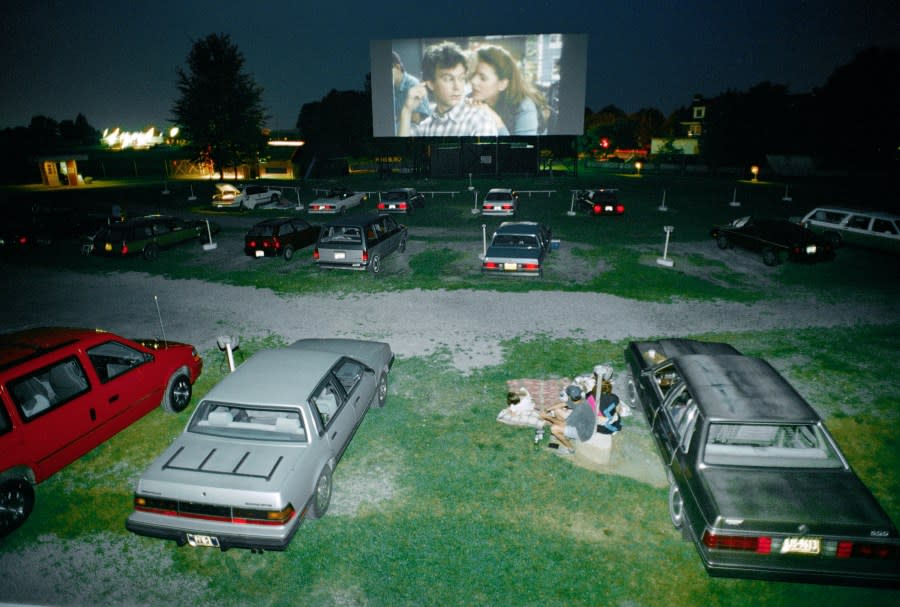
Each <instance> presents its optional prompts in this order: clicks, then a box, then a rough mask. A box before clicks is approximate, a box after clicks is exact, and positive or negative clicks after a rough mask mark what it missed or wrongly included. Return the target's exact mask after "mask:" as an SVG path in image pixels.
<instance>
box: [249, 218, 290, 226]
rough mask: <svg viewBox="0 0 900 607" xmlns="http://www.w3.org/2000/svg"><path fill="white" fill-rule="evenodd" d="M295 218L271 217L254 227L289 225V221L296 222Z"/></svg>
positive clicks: (255, 224)
mask: <svg viewBox="0 0 900 607" xmlns="http://www.w3.org/2000/svg"><path fill="white" fill-rule="evenodd" d="M294 219H295V218H294V217H270V218H269V219H263V220H262V221H260V222H257V223H254V224H253V227H254V228H255V227H258V226H280V225H281V224H284V223H287V222H289V221H294Z"/></svg>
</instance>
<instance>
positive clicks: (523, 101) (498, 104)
mask: <svg viewBox="0 0 900 607" xmlns="http://www.w3.org/2000/svg"><path fill="white" fill-rule="evenodd" d="M474 60H475V71H474V73H473V75H472V77H471V80H470V82H469V84H470V86H471V87H472V96H471V102H472V103H474V104H483V105H486V106H488V107H489V108H490V109H491V110H493V114H494V119H495V120H496V122H497V127H498V129H499V130H500V135H538V134H542V133H543V131H544V129H543V128H542V126H541V125H542V122H543V120H542V112H544V111H545V110H546V109H547V103H546V101H544V96H543V95H541V93H540V92H539V91H538V90H537V89H536V88H535V87H534V86H533V85H532V84H531V83H529V82H528V81H526V80H525V78H524V77H523V76H522V72H521V71H520V70H519V66H518V65H516V62H515V60H514V59H513V58H512V55H510V54H509V52H508V51H507V50H506V49H504V48H502V47H499V46H494V45H486V46H482V47H479V48H478V50H476V51H475V57H474Z"/></svg>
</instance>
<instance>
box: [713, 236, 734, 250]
mask: <svg viewBox="0 0 900 607" xmlns="http://www.w3.org/2000/svg"><path fill="white" fill-rule="evenodd" d="M716 244H717V245H718V246H719V248H720V249H722V250H725V249H727V248H728V247H730V246H731V243H730V242H728V239H727V238H725V237H724V236H719V237H718V238H716Z"/></svg>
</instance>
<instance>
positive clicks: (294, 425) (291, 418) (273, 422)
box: [188, 401, 307, 443]
mask: <svg viewBox="0 0 900 607" xmlns="http://www.w3.org/2000/svg"><path fill="white" fill-rule="evenodd" d="M188 432H194V433H196V434H209V435H212V436H221V437H224V438H242V439H251V440H260V441H289V442H294V443H305V442H307V435H306V429H305V427H304V425H303V416H302V415H300V411H299V409H296V408H266V407H256V406H250V405H236V404H233V403H219V402H214V401H204V402H202V403H200V406H199V408H198V410H197V413H196V414H195V415H194V417H193V418H191V424H190V426H189V427H188Z"/></svg>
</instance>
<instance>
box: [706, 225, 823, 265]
mask: <svg viewBox="0 0 900 607" xmlns="http://www.w3.org/2000/svg"><path fill="white" fill-rule="evenodd" d="M710 235H711V236H712V237H713V238H715V240H716V244H717V245H718V246H719V248H720V249H728V248H731V247H735V246H737V247H741V248H744V249H750V250H751V251H759V252H760V253H762V258H763V263H765V264H766V265H767V266H775V265H778V264H779V263H781V261H782V259H783V258H785V257H787V258H788V259H790V260H791V261H826V260H830V259H834V245H833V244H832V243H831V242H830V241H829V240H828V239H826V238H824V237H822V236H820V235H818V234H816V233H815V232H813V231H812V230H808V229H806V228H804V227H803V226H801V225H799V224H796V223H793V222H791V221H788V220H786V219H757V218H755V217H749V216H748V217H740V218H738V219H735V220H734V221H732V222H731V223H729V224H726V225H724V226H713V229H712V230H711V231H710Z"/></svg>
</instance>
